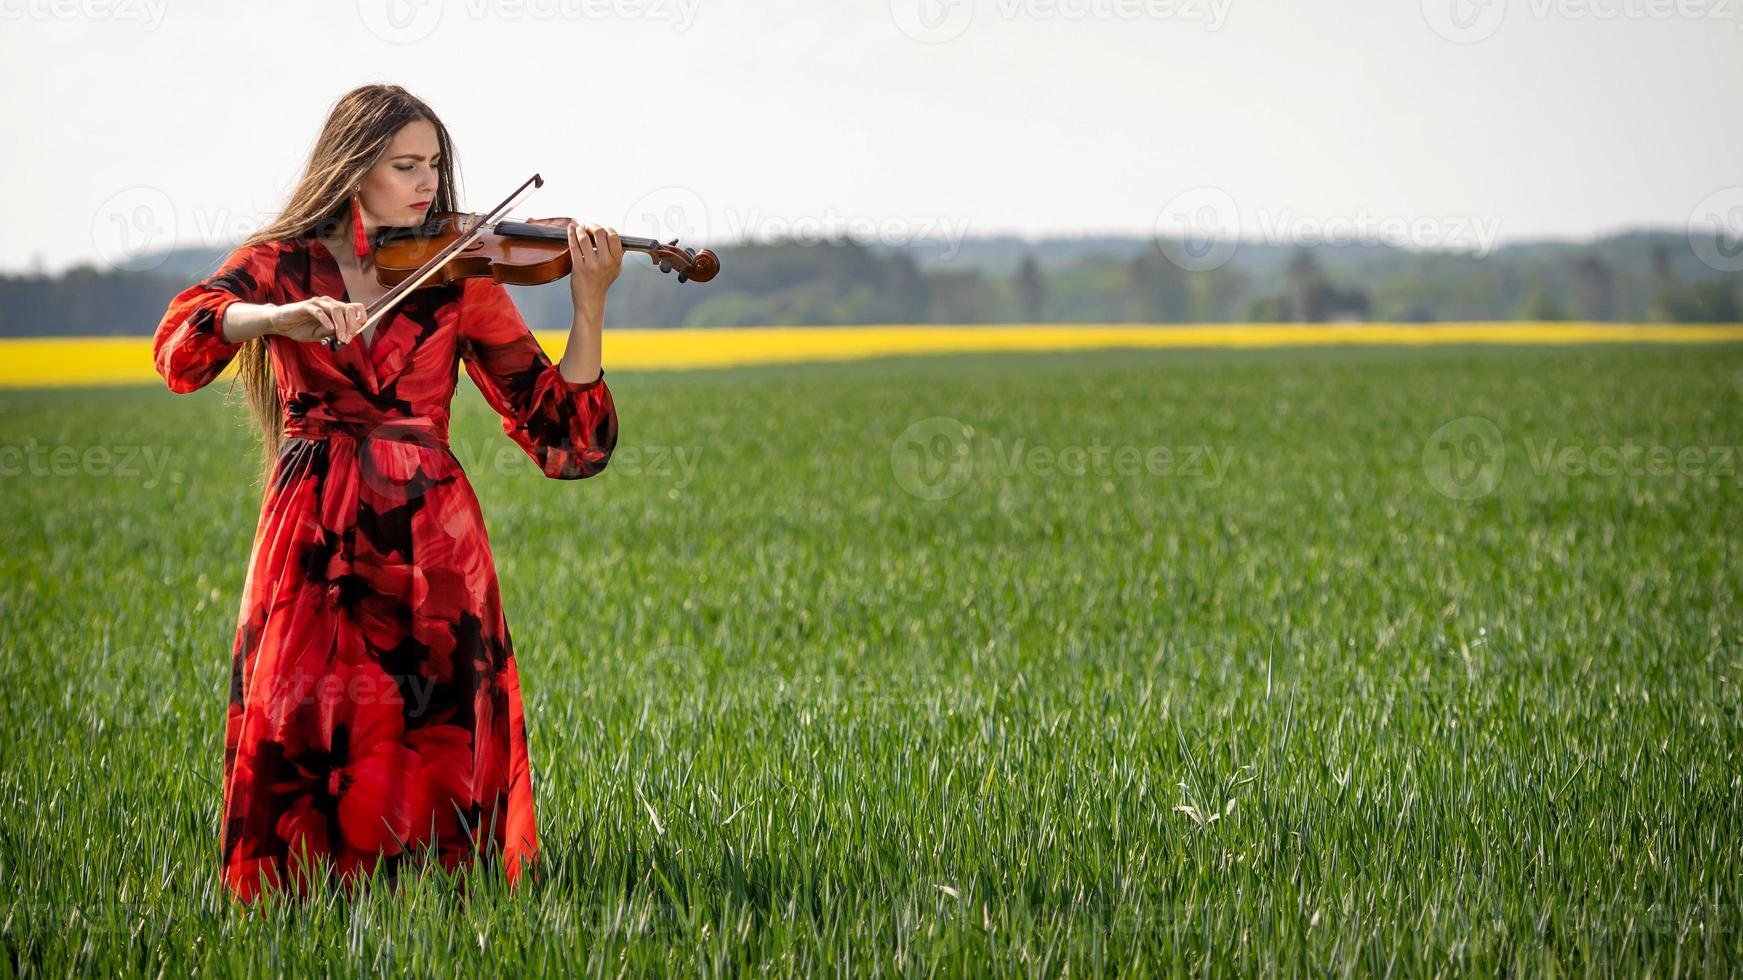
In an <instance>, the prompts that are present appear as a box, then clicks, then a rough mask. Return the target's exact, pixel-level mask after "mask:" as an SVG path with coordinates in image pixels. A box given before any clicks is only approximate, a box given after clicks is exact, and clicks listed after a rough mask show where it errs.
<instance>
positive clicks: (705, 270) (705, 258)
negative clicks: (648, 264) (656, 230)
mask: <svg viewBox="0 0 1743 980" xmlns="http://www.w3.org/2000/svg"><path fill="white" fill-rule="evenodd" d="M655 246H656V247H655V248H653V249H650V250H648V258H650V259H652V260H653V262H654V264H655V265H657V266H659V267H660V271H661V272H671V271H672V269H673V268H677V269H678V270H680V271H679V272H678V281H679V282H690V281H692V280H694V281H696V282H707V281H708V280H710V279H713V278H714V277H715V276H716V275H719V274H720V257H719V256H717V255H715V254H714V253H713V252H712V251H711V250H709V249H706V248H705V249H703V250H702V251H700V252H698V251H696V250H695V249H693V248H683V249H680V248H679V247H678V240H677V239H676V238H674V239H672V240H671V241H670V242H667V243H666V244H664V245H661V244H659V243H658V242H656V243H655Z"/></svg>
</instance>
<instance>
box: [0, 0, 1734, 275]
mask: <svg viewBox="0 0 1743 980" xmlns="http://www.w3.org/2000/svg"><path fill="white" fill-rule="evenodd" d="M1485 3H1486V4H1487V6H1485V5H1484V4H1485ZM1455 4H1459V5H1462V6H1461V7H1455V6H1453V5H1455ZM614 11H615V12H614ZM1072 15H1075V16H1072ZM1455 15H1462V16H1464V18H1465V19H1463V20H1460V19H1457V18H1456V17H1455ZM396 25H397V26H396ZM904 29H905V30H906V32H905V31H904ZM910 34H915V35H919V37H920V38H922V39H923V40H925V41H930V42H933V43H923V41H922V40H916V39H915V38H914V37H911V36H910ZM382 35H386V36H387V37H386V39H384V37H383V36H382ZM1449 36H1450V37H1452V38H1454V39H1455V40H1449V39H1448V37H1449ZM395 40H399V41H403V42H404V43H393V42H394V41H395ZM1461 41H1462V42H1463V43H1459V42H1461ZM373 81H392V82H397V83H399V84H401V85H404V86H405V87H406V88H408V89H410V90H411V91H412V92H414V93H416V94H418V95H419V96H420V97H422V98H424V99H425V100H426V101H428V102H429V103H430V104H431V105H432V106H433V107H434V108H435V110H436V111H437V112H438V113H440V114H441V115H442V117H443V119H444V121H445V122H446V123H447V124H448V126H449V128H450V130H451V131H452V133H453V135H454V137H455V139H456V141H457V146H458V157H459V161H460V163H461V166H462V177H463V185H464V189H465V190H466V192H467V194H466V203H467V205H468V206H470V207H473V208H475V209H478V210H483V209H485V208H487V207H489V206H490V205H492V204H494V203H495V202H496V200H497V199H498V198H500V197H502V196H504V195H506V194H507V193H508V192H509V191H510V190H511V189H512V188H513V187H514V186H515V185H517V184H518V183H519V182H520V181H521V180H522V179H524V178H525V177H526V176H528V175H529V174H530V173H532V172H533V171H535V170H537V171H540V172H542V173H543V175H544V176H545V177H546V179H547V180H548V183H547V185H546V186H545V188H544V189H543V190H541V191H540V192H539V193H538V194H537V195H536V196H535V197H534V198H533V200H532V202H531V203H530V204H529V206H528V207H527V208H526V209H524V210H523V214H533V215H545V214H568V215H573V216H575V217H577V218H579V219H582V220H584V221H599V222H601V223H604V224H610V225H613V226H615V227H617V228H618V229H619V230H620V231H622V232H624V233H626V234H644V235H645V234H655V233H659V234H662V235H663V236H664V237H669V236H670V235H673V234H679V235H683V236H684V238H685V244H693V243H698V242H699V241H701V242H706V243H710V244H721V243H725V242H728V241H731V240H733V239H735V238H737V237H740V235H741V234H742V233H743V232H746V231H749V232H759V233H762V234H765V235H766V234H775V233H780V232H782V231H784V230H786V229H788V228H793V229H796V230H799V231H807V230H816V229H820V228H825V227H827V226H828V224H829V223H830V222H846V221H848V220H849V219H857V220H860V221H863V222H869V223H870V225H869V226H867V225H860V226H848V225H846V224H838V225H837V226H836V227H837V230H841V231H844V232H850V233H854V234H857V235H859V237H861V238H862V239H864V238H866V237H869V236H872V235H876V236H881V238H882V240H886V241H901V240H902V239H904V238H907V239H910V240H915V241H925V240H928V239H930V240H933V241H937V240H939V239H941V238H945V237H948V236H960V235H962V234H971V235H987V234H995V233H1001V232H1014V233H1019V234H1026V235H1034V234H1041V233H1068V234H1075V233H1088V232H1127V233H1135V234H1148V233H1150V232H1152V231H1153V230H1155V229H1156V228H1158V227H1161V225H1162V224H1165V223H1166V222H1165V221H1164V220H1163V219H1166V218H1169V217H1170V216H1171V215H1174V216H1177V215H1178V212H1179V209H1180V205H1179V202H1180V201H1183V200H1184V201H1187V202H1190V203H1192V204H1193V206H1194V207H1198V206H1199V205H1201V204H1202V202H1203V201H1204V200H1205V199H1206V195H1207V194H1209V199H1210V200H1212V201H1213V202H1232V205H1233V207H1235V208H1237V209H1238V215H1237V216H1236V217H1235V219H1234V221H1235V226H1236V227H1237V228H1239V229H1240V230H1242V231H1243V232H1244V233H1247V234H1253V233H1255V232H1257V233H1260V234H1296V233H1298V232H1290V231H1283V232H1279V231H1277V229H1279V228H1284V229H1300V228H1309V229H1311V228H1312V227H1315V226H1316V225H1317V224H1319V223H1323V224H1328V225H1330V226H1332V227H1334V228H1335V227H1337V226H1338V223H1339V222H1340V221H1343V222H1346V223H1347V222H1352V221H1354V222H1360V221H1363V220H1370V219H1371V220H1384V221H1393V222H1402V221H1426V222H1427V223H1428V224H1427V227H1428V231H1427V232H1426V233H1422V234H1420V235H1419V237H1422V238H1423V239H1424V240H1423V241H1422V242H1421V243H1422V244H1429V245H1433V244H1437V242H1436V241H1434V240H1433V239H1434V238H1435V237H1436V236H1437V235H1438V236H1439V237H1441V238H1448V239H1454V241H1452V242H1450V243H1451V244H1459V242H1458V241H1457V239H1458V238H1459V237H1460V234H1461V233H1460V232H1458V231H1456V230H1455V229H1456V228H1459V227H1475V228H1479V229H1487V230H1488V231H1490V232H1493V234H1494V236H1495V237H1498V239H1499V240H1501V241H1515V240H1520V239H1525V238H1535V237H1542V236H1567V237H1586V236H1589V235H1592V234H1594V233H1602V232H1607V231H1613V230H1618V229H1621V228H1624V227H1635V226H1641V225H1654V226H1664V227H1673V228H1681V227H1683V226H1684V225H1685V223H1686V222H1688V221H1689V220H1690V216H1691V214H1693V213H1694V212H1696V211H1697V210H1698V209H1699V208H1702V207H1708V208H1709V210H1710V206H1709V205H1710V202H1711V201H1712V200H1714V199H1713V197H1712V195H1714V194H1715V193H1720V194H1721V200H1723V201H1727V202H1731V203H1738V202H1737V198H1738V197H1743V190H1738V187H1739V185H1743V126H1740V125H1739V124H1738V121H1737V112H1736V107H1737V96H1738V95H1739V93H1743V0H1337V2H1323V3H1311V2H1303V0H821V2H816V3H800V2H792V0H778V2H776V0H457V2H454V3H450V4H447V5H446V6H442V5H439V4H438V3H436V0H356V2H343V3H331V4H320V3H271V4H267V3H221V2H205V0H0V86H3V91H4V93H5V94H4V96H3V103H0V126H3V128H4V132H5V133H7V134H8V138H7V139H6V141H5V148H4V149H3V150H0V178H3V180H4V186H5V187H6V189H7V191H8V197H9V201H8V205H9V208H10V210H11V211H12V219H11V221H10V222H8V224H9V226H10V227H11V228H12V231H13V233H12V234H10V235H7V236H5V238H4V239H0V270H7V271H14V270H19V269H23V268H26V267H29V266H31V265H32V264H33V262H40V263H41V264H42V265H43V266H45V267H46V268H48V269H51V270H53V269H60V268H63V267H65V266H67V265H69V264H71V263H74V262H79V261H98V262H109V263H111V264H113V263H116V262H123V261H126V258H127V256H128V255H130V254H132V253H134V252H137V251H138V250H139V249H140V248H141V247H142V242H149V245H150V247H161V246H163V245H167V244H170V243H172V242H173V243H175V244H183V245H187V244H201V243H203V244H216V243H219V242H227V241H234V240H236V239H238V238H240V237H241V236H242V234H243V233H245V232H246V231H247V230H249V229H251V228H253V227H256V226H257V225H259V224H260V223H262V222H263V221H264V220H265V219H266V218H267V217H268V216H270V214H271V213H272V212H273V211H275V210H276V208H277V207H278V206H279V205H280V204H282V202H283V198H284V194H285V193H286V191H287V190H288V189H289V188H290V186H291V184H292V182H293V180H294V178H295V177H296V175H297V173H298V172H299V171H300V169H301V167H302V165H303V163H304V162H305V160H306V157H307V153H308V150H309V148H310V146H311V145H312V142H313V140H314V136H315V133H316V131H317V130H318V128H319V126H320V123H321V121H322V119H323V118H324V117H325V115H326V111H327V109H328V108H329V107H330V105H331V104H332V102H333V101H334V100H335V99H336V98H337V97H338V96H339V95H340V94H341V93H343V92H344V91H345V90H347V89H349V88H351V87H353V86H355V85H358V84H362V83H365V82H373ZM1206 187H1208V188H1211V189H1212V190H1210V191H1208V192H1207V191H1205V190H1203V188H1206ZM1195 189H1198V190H1195ZM1183 192H1187V193H1186V196H1185V197H1184V198H1183V197H1182V196H1181V195H1182V194H1183ZM1725 195H1730V196H1729V197H1727V196H1725ZM1704 201H1705V202H1709V203H1708V204H1703V202H1704ZM1217 206H1219V207H1220V206H1222V205H1221V204H1218V205H1217ZM650 215H662V216H664V218H665V219H666V222H667V223H666V225H665V227H663V228H655V227H653V225H652V224H650V223H649V222H650V221H651V218H647V217H646V216H650ZM1221 217H1222V219H1223V223H1224V224H1227V221H1228V215H1227V214H1222V215H1221ZM130 222H132V223H133V224H132V227H131V228H130V227H129V223H130ZM1437 229H1438V231H1437ZM118 256H119V258H118Z"/></svg>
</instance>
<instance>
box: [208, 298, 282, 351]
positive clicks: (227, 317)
mask: <svg viewBox="0 0 1743 980" xmlns="http://www.w3.org/2000/svg"><path fill="white" fill-rule="evenodd" d="M275 309H277V307H275V306H269V305H262V304H259V303H231V304H230V305H229V306H227V307H225V308H224V315H223V316H222V317H221V318H219V321H218V332H219V333H220V334H221V335H223V337H224V340H225V341H226V342H227V343H232V344H240V343H242V342H243V341H244V340H253V339H254V338H256V337H264V336H266V335H267V334H269V333H271V332H272V330H271V326H272V311H273V310H275Z"/></svg>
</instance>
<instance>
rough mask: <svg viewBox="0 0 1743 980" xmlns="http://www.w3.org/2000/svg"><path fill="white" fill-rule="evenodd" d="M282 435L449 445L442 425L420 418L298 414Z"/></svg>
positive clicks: (287, 423)
mask: <svg viewBox="0 0 1743 980" xmlns="http://www.w3.org/2000/svg"><path fill="white" fill-rule="evenodd" d="M284 434H285V436H286V437H288V438H295V439H331V438H334V437H338V438H344V439H358V440H362V439H387V440H391V441H393V442H415V443H418V444H419V445H424V446H441V447H443V448H446V447H447V445H448V426H447V424H446V423H445V422H439V421H437V420H436V419H432V418H429V417H427V416H422V415H397V416H383V417H382V418H373V419H367V418H365V419H327V418H315V417H313V416H308V415H301V416H294V417H292V418H288V419H286V420H285V423H284Z"/></svg>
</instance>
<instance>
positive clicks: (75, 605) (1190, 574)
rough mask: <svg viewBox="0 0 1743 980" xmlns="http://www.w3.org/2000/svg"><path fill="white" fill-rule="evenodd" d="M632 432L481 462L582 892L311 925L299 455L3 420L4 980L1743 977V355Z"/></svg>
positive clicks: (1346, 370) (1189, 389) (1176, 358)
mask: <svg viewBox="0 0 1743 980" xmlns="http://www.w3.org/2000/svg"><path fill="white" fill-rule="evenodd" d="M608 370H610V369H609V367H608ZM609 380H610V383H611V385H612V389H613V392H614V393H615V396H616V399H617V404H618V408H619V412H620V415H621V426H622V429H621V432H622V442H621V443H620V445H619V450H618V456H617V457H616V458H614V460H613V462H612V464H611V467H610V468H609V469H608V470H607V472H606V473H605V474H603V475H602V476H600V477H598V478H596V479H591V480H585V481H579V482H564V481H554V480H546V479H544V478H543V477H542V476H541V475H540V474H539V473H538V472H537V470H536V469H535V468H534V466H533V464H532V463H531V461H529V460H527V459H526V458H525V457H524V456H523V455H521V454H520V451H519V450H518V449H516V448H515V447H514V446H513V444H512V443H510V442H509V441H508V439H507V438H506V437H504V436H503V435H502V433H501V431H500V429H499V427H498V425H497V419H496V417H495V416H494V415H493V414H491V412H490V410H489V409H488V407H487V406H486V405H485V404H484V402H483V400H482V399H481V398H479V397H478V395H477V394H476V392H475V391H473V389H472V388H471V386H470V384H469V382H466V381H464V380H462V382H461V391H460V397H459V398H458V399H457V402H456V407H455V411H456V418H455V422H454V431H453V445H454V449H455V453H456V455H457V456H459V457H460V459H461V461H462V462H463V464H464V465H465V466H466V467H467V470H468V472H469V473H470V474H471V476H472V479H473V481H474V483H475V485H476V487H477V488H478V492H479V496H480V498H481V499H482V502H483V506H484V512H485V516H486V520H487V524H488V529H489V532H490V535H491V539H492V542H493V546H494V549H495V553H496V557H497V563H498V569H499V572H500V574H501V576H502V582H503V593H504V600H505V603H506V605H507V608H508V615H509V621H510V625H511V628H512V631H513V634H512V635H513V639H514V643H515V648H516V650H517V656H518V658H519V663H520V671H521V678H522V683H523V686H524V692H525V696H526V698H527V710H528V716H527V723H528V730H529V737H530V742H531V751H532V757H533V765H534V781H535V788H536V793H537V800H538V814H539V830H540V835H541V844H542V856H543V861H544V865H543V879H542V881H541V882H539V883H538V885H537V886H536V887H534V888H531V889H524V890H521V891H520V892H518V893H510V892H508V891H507V889H506V888H505V887H504V885H503V883H502V881H501V875H500V869H499V868H498V870H497V872H496V873H495V874H494V875H492V874H489V873H482V874H473V875H471V876H469V877H467V878H465V879H464V880H460V881H444V880H442V879H441V878H440V877H439V876H436V875H431V876H429V877H428V878H426V879H422V880H415V881H412V882H409V883H404V884H403V885H402V887H401V888H400V890H399V891H397V892H394V891H390V890H388V889H386V888H376V889H373V890H369V891H367V892H366V893H365V894H364V895H362V896H361V897H356V898H350V899H347V898H345V897H344V896H343V895H342V894H328V895H319V896H316V897H315V898H314V899H312V900H311V901H309V902H308V903H306V904H303V905H279V906H275V907H272V908H270V909H268V910H266V912H265V914H263V915H258V916H251V915H250V914H248V913H247V912H246V911H242V910H239V908H238V907H237V906H235V905H233V904H232V902H231V901H230V899H229V898H228V897H227V893H226V892H225V891H224V890H223V888H222V887H221V885H220V881H219V878H218V874H217V858H218V826H219V809H220V799H219V788H218V784H219V780H220V776H221V769H222V756H223V719H224V711H225V701H226V692H227V689H228V681H229V670H230V663H229V655H230V647H231V642H232V639H233V635H234V630H235V626H236V616H237V609H238V603H239V600H240V594H241V589H242V583H243V574H244V570H245V563H246V561H247V558H248V549H249V544H250V541H251V538H252V535H253V531H254V525H255V520H256V518H257V516H258V508H259V500H260V487H259V482H258V481H259V462H258V455H257V445H256V440H255V438H254V436H253V434H252V433H251V432H250V430H249V429H248V428H247V426H246V424H245V422H244V421H243V419H242V418H241V416H240V415H239V414H238V412H239V411H240V408H239V407H238V406H236V405H234V404H233V403H231V402H228V401H226V399H225V397H224V392H223V387H224V384H225V383H226V382H224V381H220V382H219V383H218V384H216V385H214V386H212V387H211V388H208V389H206V390H204V391H201V392H198V393H196V394H194V395H190V396H177V395H173V394H171V393H170V392H169V391H168V390H167V389H166V388H163V387H161V386H158V387H149V386H147V387H133V388H94V389H56V390H46V391H31V392H26V391H16V390H14V391H0V453H3V455H0V464H4V467H5V469H4V472H3V473H0V509H3V510H4V528H5V532H4V533H5V543H4V548H3V549H0V569H3V572H0V574H3V575H4V580H5V601H4V609H3V619H0V684H3V686H4V691H5V697H4V698H3V699H0V950H3V951H4V956H0V971H3V972H4V973H6V974H15V975H26V976H39V975H40V976H65V975H70V974H87V973H95V974H103V975H109V974H119V975H147V976H154V977H156V976H163V977H183V976H192V975H202V976H203V975H209V974H224V975H229V974H246V975H257V976H271V975H303V974H305V973H307V974H314V975H323V974H339V975H350V974H370V975H374V974H379V975H395V976H398V975H408V974H409V975H439V976H462V975H496V974H495V972H494V971H501V970H507V971H510V972H508V973H506V974H504V975H515V974H519V973H522V972H525V973H528V974H532V975H537V974H541V973H565V972H577V973H586V974H598V975H612V976H617V975H642V974H647V973H683V974H706V975H722V974H740V973H745V972H756V973H770V974H777V975H791V976H815V975H848V974H851V975H855V976H860V975H878V974H883V975H903V976H930V975H961V974H974V975H981V974H997V975H1021V976H1059V975H1065V974H1069V975H1082V974H1097V975H1100V974H1115V973H1117V974H1128V975H1178V976H1188V975H1191V976H1223V975H1229V974H1241V975H1276V974H1284V975H1296V976H1300V975H1314V976H1321V975H1337V976H1345V975H1385V976H1401V977H1426V976H1467V975H1476V976H1495V975H1501V976H1557V975H1578V976H1602V975H1618V976H1673V975H1696V976H1725V975H1733V976H1734V975H1737V974H1738V973H1739V971H1743V725H1740V714H1739V709H1740V702H1743V699H1740V697H1739V686H1740V685H1743V601H1740V581H1743V459H1739V458H1738V456H1739V453H1740V452H1743V450H1740V449H1739V448H1738V447H1743V346H1736V345H1714V346H1684V347H1669V346H1646V345H1642V346H1612V347H1603V348H1597V347H1574V348H1520V349H1498V348H1439V349H1417V350H1404V349H1360V350H1357V349H1339V348H1328V349H1317V350H1292V351H1252V352H1238V351H1199V352H1191V351H1150V352H1133V351H1107V352H1093V353H1071V354H1000V355H985V356H968V357H937V358H896V359H887V360H872V361H865V362H860V363H849V364H818V365H804V366H780V367H762V368H741V369H731V370H720V371H702V372H689V373H686V372H674V373H632V372H627V371H625V372H621V373H618V372H613V373H612V374H611V375H610V379H609Z"/></svg>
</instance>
